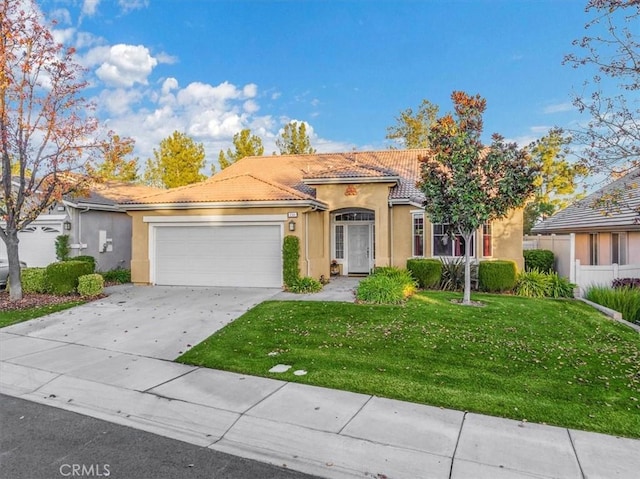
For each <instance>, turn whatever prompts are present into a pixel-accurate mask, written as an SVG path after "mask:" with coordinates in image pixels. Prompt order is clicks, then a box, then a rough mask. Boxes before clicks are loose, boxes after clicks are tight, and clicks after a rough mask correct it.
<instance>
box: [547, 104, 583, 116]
mask: <svg viewBox="0 0 640 479" xmlns="http://www.w3.org/2000/svg"><path fill="white" fill-rule="evenodd" d="M573 110H575V107H574V106H573V104H572V103H571V102H564V103H556V104H553V105H547V106H545V107H544V109H543V110H542V111H543V112H544V113H546V114H553V113H563V112H565V111H573Z"/></svg>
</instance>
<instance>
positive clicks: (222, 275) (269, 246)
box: [155, 225, 282, 288]
mask: <svg viewBox="0 0 640 479" xmlns="http://www.w3.org/2000/svg"><path fill="white" fill-rule="evenodd" d="M281 228H282V227H281V226H280V225H224V226H223V225H220V226H211V225H206V226H205V225H203V226H186V225H184V226H183V225H176V226H169V225H166V226H165V225H163V226H157V227H156V228H155V283H156V284H160V285H175V286H178V285H181V286H255V287H277V288H279V287H281V286H282V253H281V251H282V238H281V236H282V233H281Z"/></svg>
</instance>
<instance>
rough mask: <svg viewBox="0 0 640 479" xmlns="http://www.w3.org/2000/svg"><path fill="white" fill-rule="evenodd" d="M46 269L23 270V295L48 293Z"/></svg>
mask: <svg viewBox="0 0 640 479" xmlns="http://www.w3.org/2000/svg"><path fill="white" fill-rule="evenodd" d="M45 269H46V268H25V269H23V270H22V292H23V293H27V294H29V293H46V291H47V289H46V285H45V275H46V271H45Z"/></svg>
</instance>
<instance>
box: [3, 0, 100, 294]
mask: <svg viewBox="0 0 640 479" xmlns="http://www.w3.org/2000/svg"><path fill="white" fill-rule="evenodd" d="M52 29H53V27H52V25H50V24H49V23H48V22H47V21H46V19H45V18H43V17H42V15H41V14H40V11H39V8H38V6H37V5H36V4H35V2H33V1H30V0H0V178H1V183H2V184H1V186H0V219H1V220H2V224H0V239H1V240H2V241H4V243H5V245H6V247H7V258H8V261H9V281H10V283H11V289H10V292H9V297H10V299H11V300H12V301H13V300H16V301H17V300H20V299H22V283H21V279H22V278H21V274H20V255H19V247H18V244H19V241H18V232H19V231H22V230H23V229H24V228H25V227H27V226H28V225H29V224H30V223H31V222H32V221H34V220H35V219H36V218H37V217H38V216H39V215H40V214H41V213H42V212H43V211H46V210H47V209H48V208H49V207H50V206H51V205H52V204H53V203H54V202H56V201H58V200H60V199H61V198H62V197H63V195H66V194H68V193H79V192H84V191H86V187H87V183H88V181H87V178H86V177H85V176H82V175H78V174H77V173H80V172H81V171H82V170H83V169H84V168H85V166H86V163H87V161H88V160H89V159H90V157H91V155H92V153H93V152H95V151H96V150H97V146H98V145H97V144H96V142H95V140H94V139H93V138H94V133H95V131H96V129H97V127H98V123H97V120H96V119H95V118H94V117H93V116H92V113H91V112H92V111H93V106H94V105H93V104H92V103H90V102H88V101H87V100H85V99H84V98H83V97H82V91H83V90H84V88H85V87H86V86H87V81H86V80H85V74H86V71H85V70H84V68H83V67H82V65H81V64H80V63H79V62H78V61H77V59H76V57H75V51H74V49H73V48H67V47H65V46H64V45H62V44H60V43H59V41H58V40H56V39H55V38H54V36H53V33H52ZM16 165H17V166H16Z"/></svg>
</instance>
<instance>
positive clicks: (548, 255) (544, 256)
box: [522, 249, 555, 273]
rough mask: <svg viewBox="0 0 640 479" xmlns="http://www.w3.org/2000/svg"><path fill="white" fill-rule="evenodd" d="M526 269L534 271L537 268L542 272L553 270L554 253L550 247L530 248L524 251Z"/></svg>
mask: <svg viewBox="0 0 640 479" xmlns="http://www.w3.org/2000/svg"><path fill="white" fill-rule="evenodd" d="M522 254H523V256H524V270H525V271H533V270H534V269H537V270H538V271H540V272H542V273H550V272H551V271H553V262H554V259H555V257H554V255H553V251H550V250H548V249H530V250H525V251H523V253H522Z"/></svg>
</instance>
